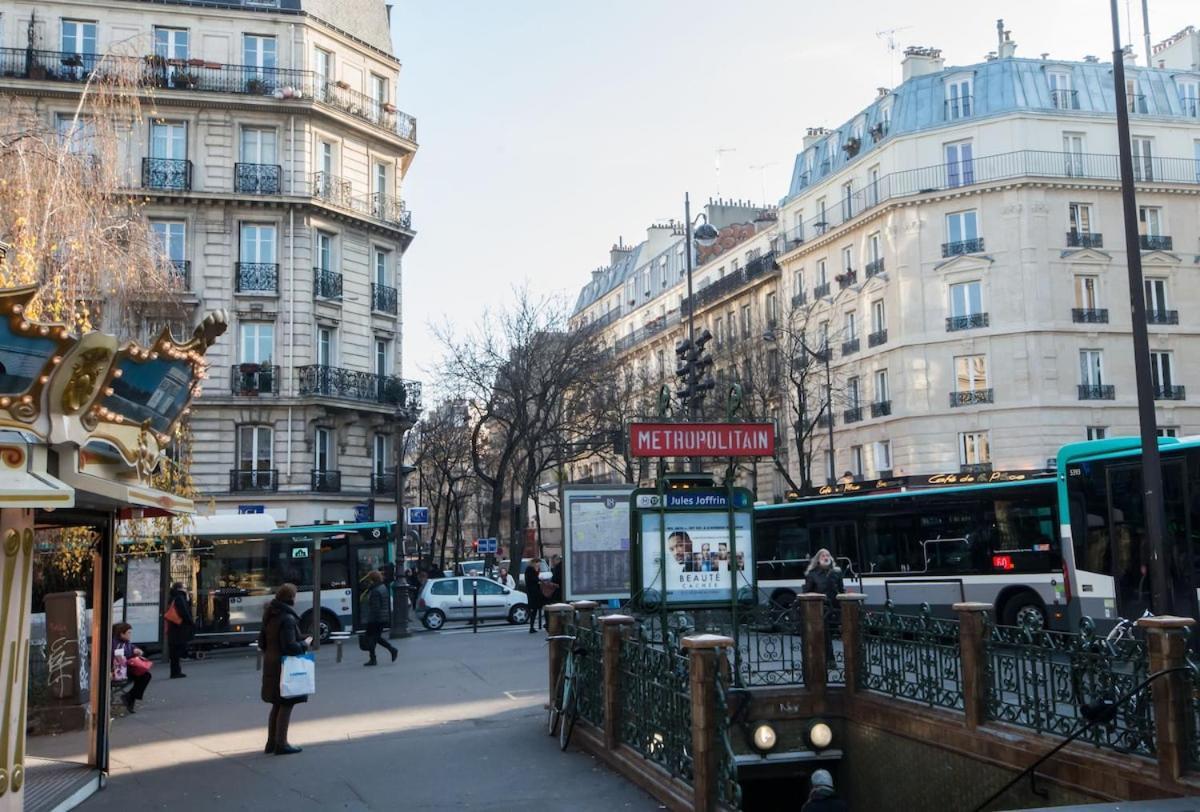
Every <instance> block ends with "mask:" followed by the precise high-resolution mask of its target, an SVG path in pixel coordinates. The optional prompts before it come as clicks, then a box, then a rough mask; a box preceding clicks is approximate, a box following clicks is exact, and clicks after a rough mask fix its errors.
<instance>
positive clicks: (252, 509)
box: [238, 505, 267, 513]
mask: <svg viewBox="0 0 1200 812" xmlns="http://www.w3.org/2000/svg"><path fill="white" fill-rule="evenodd" d="M266 507H267V506H266V505H238V513H265V512H266Z"/></svg>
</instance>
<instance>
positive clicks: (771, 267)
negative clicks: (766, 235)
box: [680, 251, 779, 314]
mask: <svg viewBox="0 0 1200 812" xmlns="http://www.w3.org/2000/svg"><path fill="white" fill-rule="evenodd" d="M778 268H779V266H778V265H776V264H775V252H774V251H768V252H767V253H765V254H762V255H761V256H758V257H755V258H754V259H752V260H751V261H750V262H748V263H746V267H744V268H738V269H737V270H736V271H733V272H731V273H727V274H725V276H723V277H721V278H720V279H718V280H717V281H716V282H713V283H712V284H711V285H707V286H705V287H703V288H701V289H700V290H698V291H695V292H694V293H693V294H692V295H691V296H690V297H689V298H687V299H684V300H683V304H682V306H681V308H680V312H681V313H683V314H687V313H689V312H693V311H692V308H693V307H695V308H700V307H703V306H704V305H706V304H708V303H710V302H715V301H717V300H719V299H723V298H725V297H726V296H727V295H729V294H730V293H733V292H734V291H736V290H739V289H740V288H742V287H743V286H745V285H747V284H749V283H750V282H751V281H752V280H754V279H756V278H758V277H759V276H762V275H764V274H766V273H768V272H771V271H775V270H778Z"/></svg>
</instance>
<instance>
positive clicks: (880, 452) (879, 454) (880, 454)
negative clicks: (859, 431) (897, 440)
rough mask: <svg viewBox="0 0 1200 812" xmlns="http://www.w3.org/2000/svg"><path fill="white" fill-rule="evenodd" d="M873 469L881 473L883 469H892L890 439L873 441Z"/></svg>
mask: <svg viewBox="0 0 1200 812" xmlns="http://www.w3.org/2000/svg"><path fill="white" fill-rule="evenodd" d="M873 450H874V452H875V453H874V457H875V471H876V473H881V472H883V471H890V470H892V442H891V440H881V441H880V442H877V443H875V446H874V449H873Z"/></svg>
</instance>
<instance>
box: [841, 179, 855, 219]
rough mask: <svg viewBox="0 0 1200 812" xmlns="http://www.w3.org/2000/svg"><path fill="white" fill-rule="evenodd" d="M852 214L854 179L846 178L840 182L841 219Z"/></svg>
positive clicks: (848, 217)
mask: <svg viewBox="0 0 1200 812" xmlns="http://www.w3.org/2000/svg"><path fill="white" fill-rule="evenodd" d="M853 216H854V181H852V180H848V181H846V182H845V183H843V184H842V220H849V219H850V218H851V217H853Z"/></svg>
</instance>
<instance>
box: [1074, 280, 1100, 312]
mask: <svg viewBox="0 0 1200 812" xmlns="http://www.w3.org/2000/svg"><path fill="white" fill-rule="evenodd" d="M1098 284H1099V280H1098V279H1097V278H1096V277H1094V276H1077V277H1075V306H1076V307H1077V308H1079V309H1080V310H1096V309H1097V308H1099V307H1100V297H1099V295H1097V285H1098Z"/></svg>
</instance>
